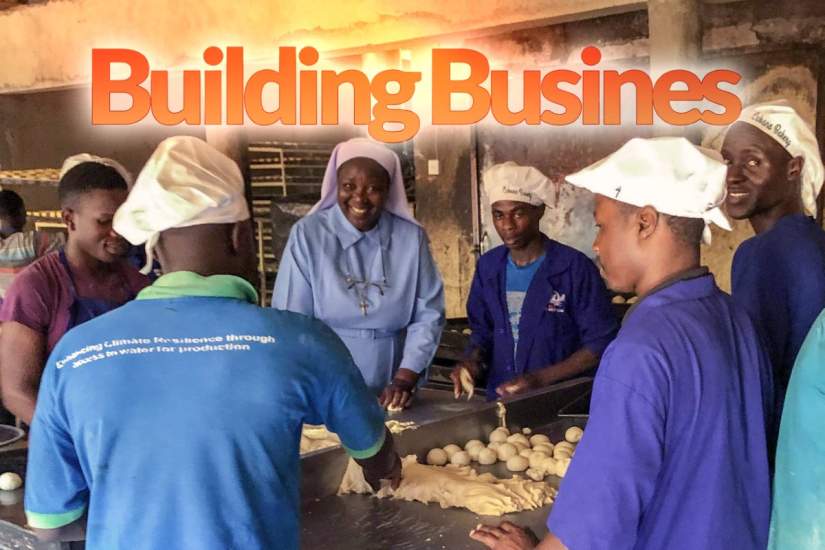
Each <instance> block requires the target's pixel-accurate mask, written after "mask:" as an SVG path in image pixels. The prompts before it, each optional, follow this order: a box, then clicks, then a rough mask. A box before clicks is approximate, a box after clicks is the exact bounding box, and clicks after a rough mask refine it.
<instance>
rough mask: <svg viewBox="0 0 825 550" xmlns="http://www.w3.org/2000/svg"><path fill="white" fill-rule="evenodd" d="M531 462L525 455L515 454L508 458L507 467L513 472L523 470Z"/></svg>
mask: <svg viewBox="0 0 825 550" xmlns="http://www.w3.org/2000/svg"><path fill="white" fill-rule="evenodd" d="M529 464H530V463H529V462H527V459H526V458H524V457H523V456H513V457H510V458H509V459H508V460H507V469H508V470H510V471H511V472H523V471H524V470H526V469H527V466H528V465H529Z"/></svg>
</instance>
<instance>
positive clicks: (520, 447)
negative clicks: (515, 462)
mask: <svg viewBox="0 0 825 550" xmlns="http://www.w3.org/2000/svg"><path fill="white" fill-rule="evenodd" d="M510 445H512V446H513V447H515V448H516V454H521V451H524V450H528V451H529V450H532V449H530V446H529V445H525V444H524V443H521V442H519V441H516V442H515V443H510Z"/></svg>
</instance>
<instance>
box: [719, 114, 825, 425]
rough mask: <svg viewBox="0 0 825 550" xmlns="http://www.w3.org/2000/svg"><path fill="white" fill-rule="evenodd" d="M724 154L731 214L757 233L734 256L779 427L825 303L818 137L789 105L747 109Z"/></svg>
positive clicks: (739, 294) (737, 284)
mask: <svg viewBox="0 0 825 550" xmlns="http://www.w3.org/2000/svg"><path fill="white" fill-rule="evenodd" d="M722 156H723V157H724V158H725V162H726V163H727V165H728V174H727V188H728V195H727V200H726V207H727V212H728V214H730V216H731V217H732V218H734V219H737V220H748V221H749V222H750V224H751V226H752V227H753V230H754V232H755V233H756V236H754V237H752V238H750V239H748V240H746V241H744V242H743V243H742V244H741V245H739V248H738V249H737V250H736V253H735V255H734V257H733V265H732V269H731V283H732V285H731V286H732V295H733V299H734V300H735V301H736V302H737V303H738V304H740V305H741V306H742V307H744V308H745V309H746V310H747V311H748V313H749V314H750V315H751V317H752V318H753V320H754V321H755V322H756V325H757V327H759V329H760V330H761V331H762V334H763V337H764V339H765V344H766V345H767V348H768V354H769V355H770V358H771V363H772V365H773V372H774V383H775V385H776V407H775V412H774V414H775V417H776V421H775V423H774V425H775V426H777V427H778V426H779V418H780V416H781V414H782V404H783V403H784V400H785V392H786V390H787V388H788V381H789V380H790V377H791V369H792V368H793V365H794V362H795V361H796V356H797V354H798V353H799V348H800V347H801V346H802V342H803V341H804V340H805V337H806V336H807V334H808V331H809V330H810V329H811V325H813V322H814V320H815V319H816V318H817V316H818V315H819V312H820V311H822V309H823V308H825V231H823V230H822V228H821V227H820V226H819V225H818V224H817V223H816V220H814V217H815V216H816V210H817V208H816V198H817V195H819V191H820V189H821V188H822V182H823V178H825V170H824V169H823V165H822V160H821V158H820V154H819V145H818V144H817V140H816V136H815V135H814V133H813V132H811V130H810V129H809V128H808V126H807V124H806V123H805V121H803V120H802V118H801V117H800V116H799V115H798V114H797V112H796V111H795V110H794V109H793V108H792V107H790V106H789V105H787V104H785V103H784V102H776V103H763V104H756V105H751V106H750V107H747V108H746V109H744V110H743V111H742V114H741V115H740V117H739V121H738V122H736V123H735V124H733V125H732V126H731V127H730V129H729V130H728V131H727V134H726V135H725V140H724V142H723V144H722ZM774 437H775V436H772V439H773V438H774Z"/></svg>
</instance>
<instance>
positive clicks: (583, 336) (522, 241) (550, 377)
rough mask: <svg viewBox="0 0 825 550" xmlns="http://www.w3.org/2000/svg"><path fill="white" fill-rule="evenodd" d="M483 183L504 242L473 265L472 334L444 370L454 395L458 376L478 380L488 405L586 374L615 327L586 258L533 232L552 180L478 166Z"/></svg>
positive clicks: (508, 166)
mask: <svg viewBox="0 0 825 550" xmlns="http://www.w3.org/2000/svg"><path fill="white" fill-rule="evenodd" d="M484 183H485V190H486V192H487V197H488V199H489V200H490V205H491V209H492V213H493V224H494V225H495V228H496V231H497V232H498V234H499V236H500V237H501V240H502V241H504V244H503V245H501V246H498V247H496V248H494V249H492V250H490V251H489V252H487V253H486V254H484V255H483V256H482V257H481V258H479V260H478V265H477V266H476V273H475V276H474V277H473V284H472V287H471V289H470V296H469V299H468V300H467V317H468V320H469V323H470V329H471V330H472V336H471V337H470V344H469V347H468V349H467V350H466V352H465V355H466V359H465V360H464V361H462V362H461V363H459V365H458V366H457V367H456V368H454V369H453V372H452V373H451V377H452V380H453V385H454V390H455V394H456V396H459V395H460V394H461V391H462V385H461V371H462V370H464V371H466V372H467V373H469V374H470V376H471V377H472V378H473V380H474V381H475V382H476V383H478V382H482V381H484V380H486V384H487V399H490V400H492V399H494V398H496V397H497V396H498V395H513V394H517V393H521V392H524V391H528V390H531V389H535V388H541V387H545V386H549V385H551V384H554V383H556V382H560V381H563V380H566V379H569V378H573V377H575V376H581V375H584V374H588V373H591V372H592V371H593V369H594V368H595V367H596V365H597V364H598V362H599V357H600V356H601V354H602V352H603V351H604V349H605V347H607V344H609V343H610V341H611V340H612V339H613V337H614V336H615V335H616V330H617V329H618V323H617V320H616V316H615V314H614V313H613V308H612V306H611V305H610V300H609V298H608V296H607V289H606V288H605V286H604V282H603V281H602V279H601V277H600V276H599V272H598V270H597V269H596V266H595V265H594V264H593V262H592V261H591V260H590V259H589V258H588V257H587V256H585V255H584V254H582V253H581V252H579V251H578V250H575V249H573V248H571V247H569V246H566V245H563V244H562V243H560V242H557V241H554V240H552V239H550V238H548V237H547V236H546V235H544V234H543V233H542V232H541V230H540V229H539V222H540V221H541V218H542V216H543V215H544V205H545V203H548V204H552V199H551V197H552V196H554V195H555V187H554V186H553V183H552V182H551V181H550V180H549V179H548V178H547V177H546V176H544V175H543V174H542V173H541V172H539V171H538V170H536V169H535V168H533V167H530V166H519V165H517V164H515V163H513V162H506V163H504V164H498V165H496V166H493V167H492V168H490V169H489V170H487V172H486V173H485V174H484Z"/></svg>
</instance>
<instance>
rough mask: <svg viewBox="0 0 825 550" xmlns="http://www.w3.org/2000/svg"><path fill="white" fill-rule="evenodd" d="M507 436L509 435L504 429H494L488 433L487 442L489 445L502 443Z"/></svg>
mask: <svg viewBox="0 0 825 550" xmlns="http://www.w3.org/2000/svg"><path fill="white" fill-rule="evenodd" d="M509 436H510V434H509V432H508V431H507V430H506V429H505V428H496V429H495V430H493V431H492V432H490V438H489V441H490V443H504V442H505V441H507V438H508V437H509Z"/></svg>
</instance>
